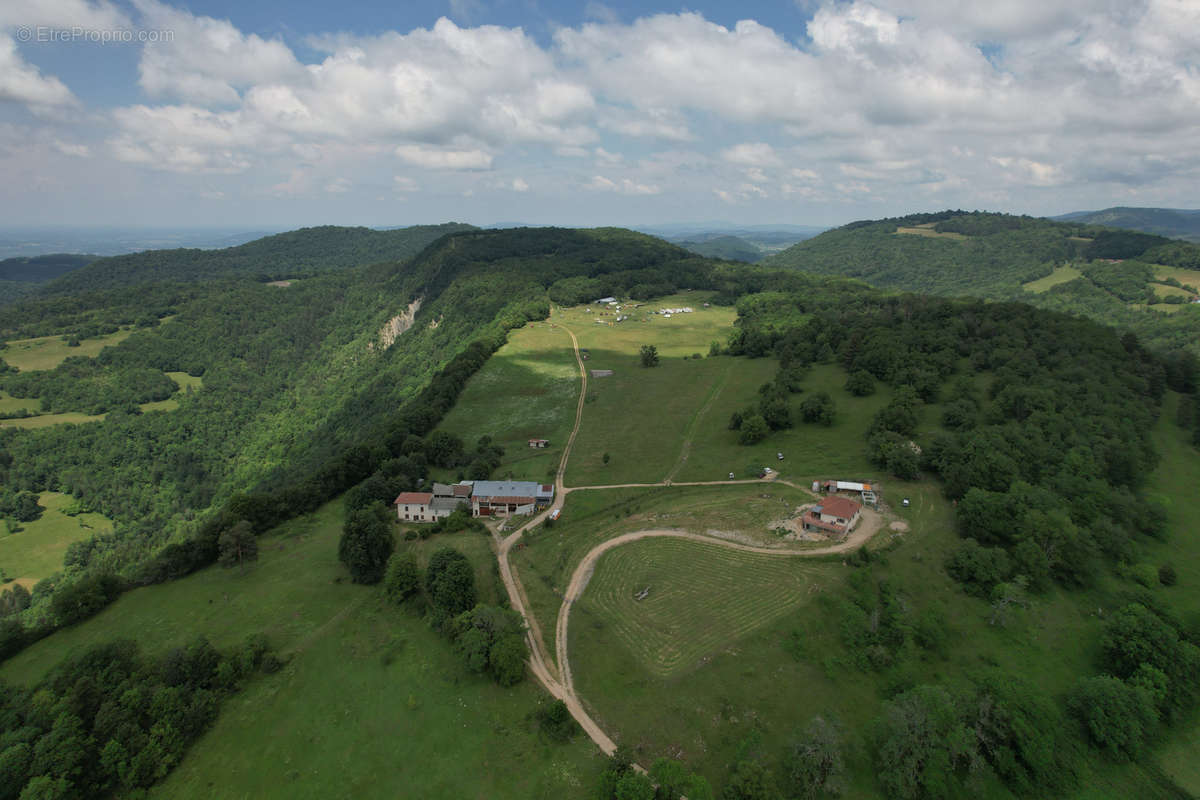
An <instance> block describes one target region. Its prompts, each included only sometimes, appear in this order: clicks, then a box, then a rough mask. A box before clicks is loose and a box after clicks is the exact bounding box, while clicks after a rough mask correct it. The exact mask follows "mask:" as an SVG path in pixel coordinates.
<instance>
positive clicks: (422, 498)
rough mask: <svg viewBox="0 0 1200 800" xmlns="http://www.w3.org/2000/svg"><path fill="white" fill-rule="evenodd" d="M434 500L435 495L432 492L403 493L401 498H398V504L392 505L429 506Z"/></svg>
mask: <svg viewBox="0 0 1200 800" xmlns="http://www.w3.org/2000/svg"><path fill="white" fill-rule="evenodd" d="M432 499H433V495H432V494H431V493H430V492H401V493H400V496H399V497H397V498H396V502H394V503H392V505H403V504H408V505H420V504H423V503H424V504H427V503H428V502H429V501H430V500H432Z"/></svg>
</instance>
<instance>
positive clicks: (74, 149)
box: [53, 139, 92, 158]
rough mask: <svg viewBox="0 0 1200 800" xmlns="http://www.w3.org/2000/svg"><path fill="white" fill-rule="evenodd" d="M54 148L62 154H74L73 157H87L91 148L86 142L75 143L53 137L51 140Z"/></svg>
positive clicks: (90, 152)
mask: <svg viewBox="0 0 1200 800" xmlns="http://www.w3.org/2000/svg"><path fill="white" fill-rule="evenodd" d="M53 145H54V149H55V150H57V151H58V152H60V153H62V154H63V155H64V156H74V157H75V158H87V157H88V156H90V155H91V154H92V150H91V148H90V147H88V146H87V145H86V144H77V143H75V142H64V141H62V140H61V139H55V140H54V142H53Z"/></svg>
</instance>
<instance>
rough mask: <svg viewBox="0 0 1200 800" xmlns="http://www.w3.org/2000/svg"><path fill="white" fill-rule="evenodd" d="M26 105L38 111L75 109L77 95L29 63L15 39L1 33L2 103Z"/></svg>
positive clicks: (0, 90)
mask: <svg viewBox="0 0 1200 800" xmlns="http://www.w3.org/2000/svg"><path fill="white" fill-rule="evenodd" d="M4 100H8V101H14V102H17V103H25V104H26V105H28V106H30V107H31V108H33V109H35V110H41V109H48V108H52V107H55V106H74V105H76V104H77V101H76V99H75V96H74V95H73V94H71V90H70V89H68V88H67V87H66V84H64V83H63V82H62V81H60V80H59V79H58V78H56V77H54V76H53V75H50V76H45V75H42V73H41V71H40V70H39V69H38V68H37V67H35V66H33V65H32V64H30V63H28V62H26V61H25V60H24V59H23V58H21V55H20V53H18V52H17V43H16V42H15V41H13V39H12V37H10V36H7V35H4V34H0V101H4Z"/></svg>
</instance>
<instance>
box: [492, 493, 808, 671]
mask: <svg viewBox="0 0 1200 800" xmlns="http://www.w3.org/2000/svg"><path fill="white" fill-rule="evenodd" d="M810 500H811V497H810V496H809V495H808V493H807V492H801V491H798V490H796V489H792V488H791V487H789V486H784V485H782V484H773V483H766V482H763V483H752V484H743V485H730V486H671V487H655V488H643V489H603V490H594V491H593V490H589V491H584V492H572V493H571V494H569V495H568V496H567V500H566V503H565V504H564V506H563V513H562V517H561V518H560V519H559V520H558V522H557V523H555V524H554V525H553V526H552V527H546V526H545V525H542V526H539V527H538V528H536V529H534V530H533V531H531V532H529V533H527V534H526V535H525V537H524V540H523V546H519V547H518V548H517V549H515V550H513V551H512V553H511V554H510V556H509V561H510V563H511V565H512V567H513V570H514V571H515V572H516V573H517V575H518V576H519V578H520V581H521V584H522V585H523V586H524V588H525V594H526V598H527V599H528V601H529V610H530V613H531V614H532V615H533V616H534V618H535V619H536V620H537V623H538V626H539V627H540V629H541V632H542V637H543V640H544V641H545V644H546V646H547V648H548V649H549V650H550V651H551V652H553V651H554V647H555V629H554V621H555V619H556V618H557V616H558V609H559V606H560V605H561V604H562V591H563V589H565V588H566V585H567V583H568V581H570V578H571V573H572V572H574V570H575V567H576V565H578V564H579V562H580V561H581V560H582V559H583V557H584V556H585V555H586V554H587V553H588V551H589V550H591V549H592V548H593V547H595V546H596V545H598V544H600V543H601V542H603V541H605V540H607V539H611V538H613V537H614V536H618V535H620V534H622V533H628V532H630V531H639V530H646V529H649V528H669V529H672V530H683V531H691V532H693V533H703V534H708V535H711V536H715V537H718V538H727V539H730V540H733V541H737V542H741V543H744V544H753V545H758V546H768V547H769V546H772V545H775V546H781V547H782V546H785V544H788V545H789V546H793V547H797V548H798V549H802V548H803V545H798V544H791V543H785V542H783V541H782V540H781V539H780V537H779V535H778V534H776V533H774V532H773V531H771V530H770V524H771V523H772V522H774V521H776V520H778V519H780V518H781V517H786V516H788V515H790V513H791V512H792V511H793V510H794V509H795V508H796V506H798V505H800V504H801V503H804V502H809V501H810Z"/></svg>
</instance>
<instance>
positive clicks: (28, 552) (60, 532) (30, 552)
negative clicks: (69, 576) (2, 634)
mask: <svg viewBox="0 0 1200 800" xmlns="http://www.w3.org/2000/svg"><path fill="white" fill-rule="evenodd" d="M72 502H73V498H71V497H70V496H69V495H65V494H60V493H58V492H44V493H43V494H42V495H41V496H40V498H39V499H38V503H39V504H40V505H42V506H44V507H45V508H46V510H45V511H44V512H42V516H41V518H39V519H37V520H35V521H33V522H22V523H21V528H22V530H21V531H19V532H18V533H13V534H3V533H0V568H3V569H4V574H5V575H7V576H8V577H9V578H15V579H17V580H18V581H20V582H21V583H23V584H25V586H26V588H29V587H30V586H32V585H33V584H35V583H37V581H38V580H40V579H42V578H45V577H48V576H50V575H53V574H54V573H55V572H58V571H59V570H60V569H62V558H63V553H65V552H66V550H67V545H69V544H71V542H75V541H79V540H80V539H86V538H88V537H89V536H94V535H96V534H99V533H103V532H105V531H111V530H112V522H110V521H109V520H108V519H107V518H106V517H104V515H102V514H91V513H88V514H79V515H77V516H74V517H69V516H67V515H66V514H64V513H63V511H62V510H63V509H64V508H65V507H67V506H68V505H70V504H71V503H72Z"/></svg>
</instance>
